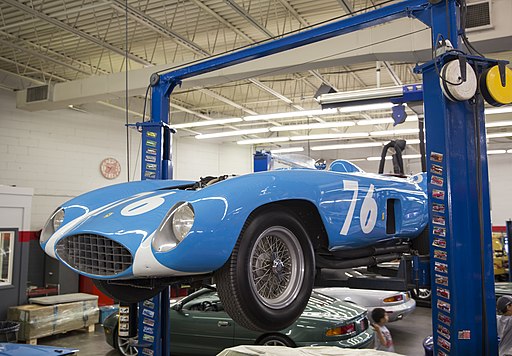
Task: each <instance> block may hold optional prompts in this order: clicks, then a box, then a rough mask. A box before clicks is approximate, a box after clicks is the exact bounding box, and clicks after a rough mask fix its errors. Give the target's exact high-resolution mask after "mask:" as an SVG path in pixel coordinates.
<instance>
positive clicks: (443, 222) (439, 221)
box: [432, 215, 446, 226]
mask: <svg viewBox="0 0 512 356" xmlns="http://www.w3.org/2000/svg"><path fill="white" fill-rule="evenodd" d="M432 224H438V225H443V226H444V225H446V219H445V218H444V216H440V215H434V216H433V217H432Z"/></svg>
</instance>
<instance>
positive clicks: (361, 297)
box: [315, 287, 416, 322]
mask: <svg viewBox="0 0 512 356" xmlns="http://www.w3.org/2000/svg"><path fill="white" fill-rule="evenodd" d="M315 291H317V292H319V293H323V294H326V295H329V296H331V297H334V298H338V299H340V300H343V301H346V302H352V303H356V304H358V305H360V306H362V307H365V308H366V309H367V310H368V315H370V316H371V312H372V310H373V309H375V308H384V310H386V313H387V314H388V317H389V321H390V322H393V321H397V320H401V319H403V318H405V317H406V316H407V315H409V314H410V313H412V312H413V311H414V309H416V301H415V300H414V299H412V298H411V297H410V295H409V293H408V292H398V291H386V290H371V289H352V288H338V287H334V288H316V289H315ZM394 296H401V298H402V300H400V301H395V302H385V301H384V299H386V298H392V297H394Z"/></svg>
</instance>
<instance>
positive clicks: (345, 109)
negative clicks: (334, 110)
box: [338, 103, 395, 113]
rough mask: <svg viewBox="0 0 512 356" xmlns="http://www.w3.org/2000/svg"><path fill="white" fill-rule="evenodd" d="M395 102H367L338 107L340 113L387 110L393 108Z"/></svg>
mask: <svg viewBox="0 0 512 356" xmlns="http://www.w3.org/2000/svg"><path fill="white" fill-rule="evenodd" d="M393 106H395V104H393V103H377V104H367V105H355V106H344V107H341V108H338V111H339V112H340V113H347V112H359V111H373V110H386V109H391V108H392V107H393Z"/></svg>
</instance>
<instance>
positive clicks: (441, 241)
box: [432, 237, 446, 248]
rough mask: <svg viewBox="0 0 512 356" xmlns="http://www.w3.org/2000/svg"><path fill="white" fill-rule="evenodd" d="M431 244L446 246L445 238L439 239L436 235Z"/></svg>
mask: <svg viewBox="0 0 512 356" xmlns="http://www.w3.org/2000/svg"><path fill="white" fill-rule="evenodd" d="M432 245H433V246H435V247H441V248H446V240H445V239H440V238H437V237H436V238H435V239H434V242H432Z"/></svg>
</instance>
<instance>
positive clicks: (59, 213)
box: [39, 208, 65, 243]
mask: <svg viewBox="0 0 512 356" xmlns="http://www.w3.org/2000/svg"><path fill="white" fill-rule="evenodd" d="M64 215H65V213H64V209H63V208H58V209H57V210H55V211H54V212H53V214H52V216H51V217H50V218H49V219H48V221H47V222H46V224H45V225H44V228H43V230H42V231H41V237H40V238H39V242H40V243H44V242H46V241H48V239H49V238H50V236H52V235H53V234H54V233H55V231H57V230H58V229H59V227H60V226H61V225H62V222H63V221H64Z"/></svg>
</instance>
